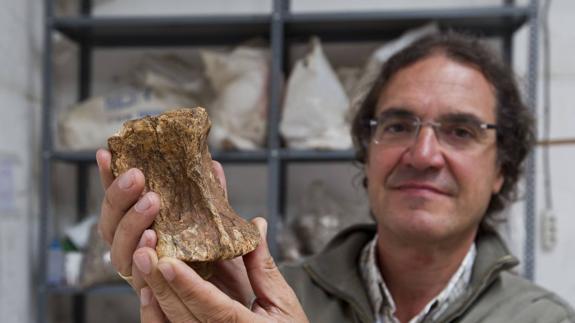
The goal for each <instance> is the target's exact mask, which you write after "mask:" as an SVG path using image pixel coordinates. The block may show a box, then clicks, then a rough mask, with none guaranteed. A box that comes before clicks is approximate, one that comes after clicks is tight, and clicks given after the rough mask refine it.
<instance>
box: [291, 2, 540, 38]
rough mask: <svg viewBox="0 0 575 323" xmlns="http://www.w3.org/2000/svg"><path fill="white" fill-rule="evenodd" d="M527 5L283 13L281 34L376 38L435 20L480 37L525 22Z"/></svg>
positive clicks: (501, 31) (510, 29)
mask: <svg viewBox="0 0 575 323" xmlns="http://www.w3.org/2000/svg"><path fill="white" fill-rule="evenodd" d="M528 17H529V8H528V7H519V6H510V7H481V8H461V9H426V10H397V11H375V12H342V13H301V14H293V13H292V14H288V15H287V16H286V18H285V19H286V26H285V34H286V38H287V39H289V40H291V41H308V39H309V37H310V36H312V35H315V36H319V37H320V39H321V40H322V41H376V40H386V39H391V38H394V37H397V36H399V35H401V34H402V33H403V32H404V31H406V30H408V29H410V28H414V27H417V26H421V25H423V24H426V23H428V22H431V21H436V22H437V23H438V24H439V26H440V27H441V28H442V29H456V30H460V31H468V32H471V33H474V34H479V35H483V36H503V35H505V34H506V33H512V32H514V31H516V30H517V29H518V28H519V27H521V26H522V25H523V24H524V23H525V22H527V20H528Z"/></svg>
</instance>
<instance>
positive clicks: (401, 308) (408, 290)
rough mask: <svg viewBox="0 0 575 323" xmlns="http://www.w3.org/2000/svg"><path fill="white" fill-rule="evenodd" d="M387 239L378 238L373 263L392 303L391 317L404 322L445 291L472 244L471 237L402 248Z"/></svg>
mask: <svg viewBox="0 0 575 323" xmlns="http://www.w3.org/2000/svg"><path fill="white" fill-rule="evenodd" d="M387 237H389V235H388V236H387ZM387 237H386V235H385V234H379V238H378V241H377V257H378V259H377V262H378V265H379V268H380V271H381V275H382V277H383V278H384V280H385V284H386V285H387V288H388V289H389V292H390V293H391V295H392V297H393V300H394V302H395V305H396V313H395V316H396V317H397V318H398V319H399V320H400V321H401V322H407V321H409V319H411V318H412V317H414V316H415V315H417V314H418V313H419V312H420V311H421V310H422V309H423V308H424V307H425V306H426V305H427V304H428V303H429V302H430V301H431V300H432V299H433V298H434V297H436V296H437V295H438V294H439V293H440V292H441V291H442V290H443V289H444V288H445V286H446V285H447V283H448V282H449V280H450V279H451V277H452V276H453V274H454V273H455V272H456V271H457V269H458V268H459V266H460V265H461V262H462V261H463V259H464V258H465V255H466V254H467V252H468V251H469V248H470V247H471V245H472V244H473V241H474V238H475V233H473V234H472V235H469V237H468V238H466V239H464V240H463V241H462V240H460V241H459V242H458V243H447V244H445V243H442V244H439V243H437V244H434V243H431V242H430V243H427V244H407V245H406V244H403V243H396V242H395V241H393V239H387Z"/></svg>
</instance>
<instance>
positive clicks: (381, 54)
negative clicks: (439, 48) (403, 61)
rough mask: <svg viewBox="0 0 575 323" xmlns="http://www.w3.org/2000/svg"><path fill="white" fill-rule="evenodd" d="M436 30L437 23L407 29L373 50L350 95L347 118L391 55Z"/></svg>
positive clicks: (357, 106) (437, 29)
mask: <svg viewBox="0 0 575 323" xmlns="http://www.w3.org/2000/svg"><path fill="white" fill-rule="evenodd" d="M437 32H439V28H438V27H437V24H435V23H431V24H427V25H424V26H422V27H419V28H415V29H412V30H408V31H407V32H405V33H404V34H403V35H401V36H400V37H399V38H397V39H394V40H393V41H390V42H388V43H386V44H384V45H383V46H381V47H379V48H378V49H377V50H376V51H375V52H373V54H371V57H370V59H369V60H368V62H367V63H366V64H365V67H364V68H363V73H362V75H361V77H360V79H359V81H358V82H357V85H356V86H355V88H354V89H353V91H352V93H353V94H352V95H351V109H350V111H349V115H348V119H349V120H351V118H353V116H354V115H355V112H356V111H357V109H358V108H359V105H360V104H361V102H362V101H363V99H364V97H365V95H367V92H368V91H369V89H370V88H371V85H372V83H373V82H374V81H375V78H376V77H377V76H378V75H379V72H380V70H381V67H382V66H383V64H384V63H385V62H386V61H387V60H388V59H389V58H390V57H391V56H393V55H394V54H395V53H397V52H399V51H400V50H402V49H404V48H405V47H407V46H409V45H411V44H412V43H413V42H415V41H417V40H418V39H421V38H423V37H424V36H427V35H431V34H434V33H437Z"/></svg>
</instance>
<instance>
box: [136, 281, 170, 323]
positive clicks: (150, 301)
mask: <svg viewBox="0 0 575 323" xmlns="http://www.w3.org/2000/svg"><path fill="white" fill-rule="evenodd" d="M140 322H141V323H169V322H168V319H167V318H166V316H165V315H164V313H163V312H162V309H161V308H160V304H158V301H157V300H156V298H155V297H154V293H153V292H152V290H151V289H150V287H144V288H142V290H141V291H140Z"/></svg>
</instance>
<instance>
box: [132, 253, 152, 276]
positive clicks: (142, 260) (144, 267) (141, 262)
mask: <svg viewBox="0 0 575 323" xmlns="http://www.w3.org/2000/svg"><path fill="white" fill-rule="evenodd" d="M134 262H135V263H136V267H138V269H139V270H140V271H141V272H142V273H144V274H145V275H149V274H150V272H151V271H152V264H151V262H150V257H149V256H148V254H146V253H145V252H138V253H136V254H135V255H134Z"/></svg>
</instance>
